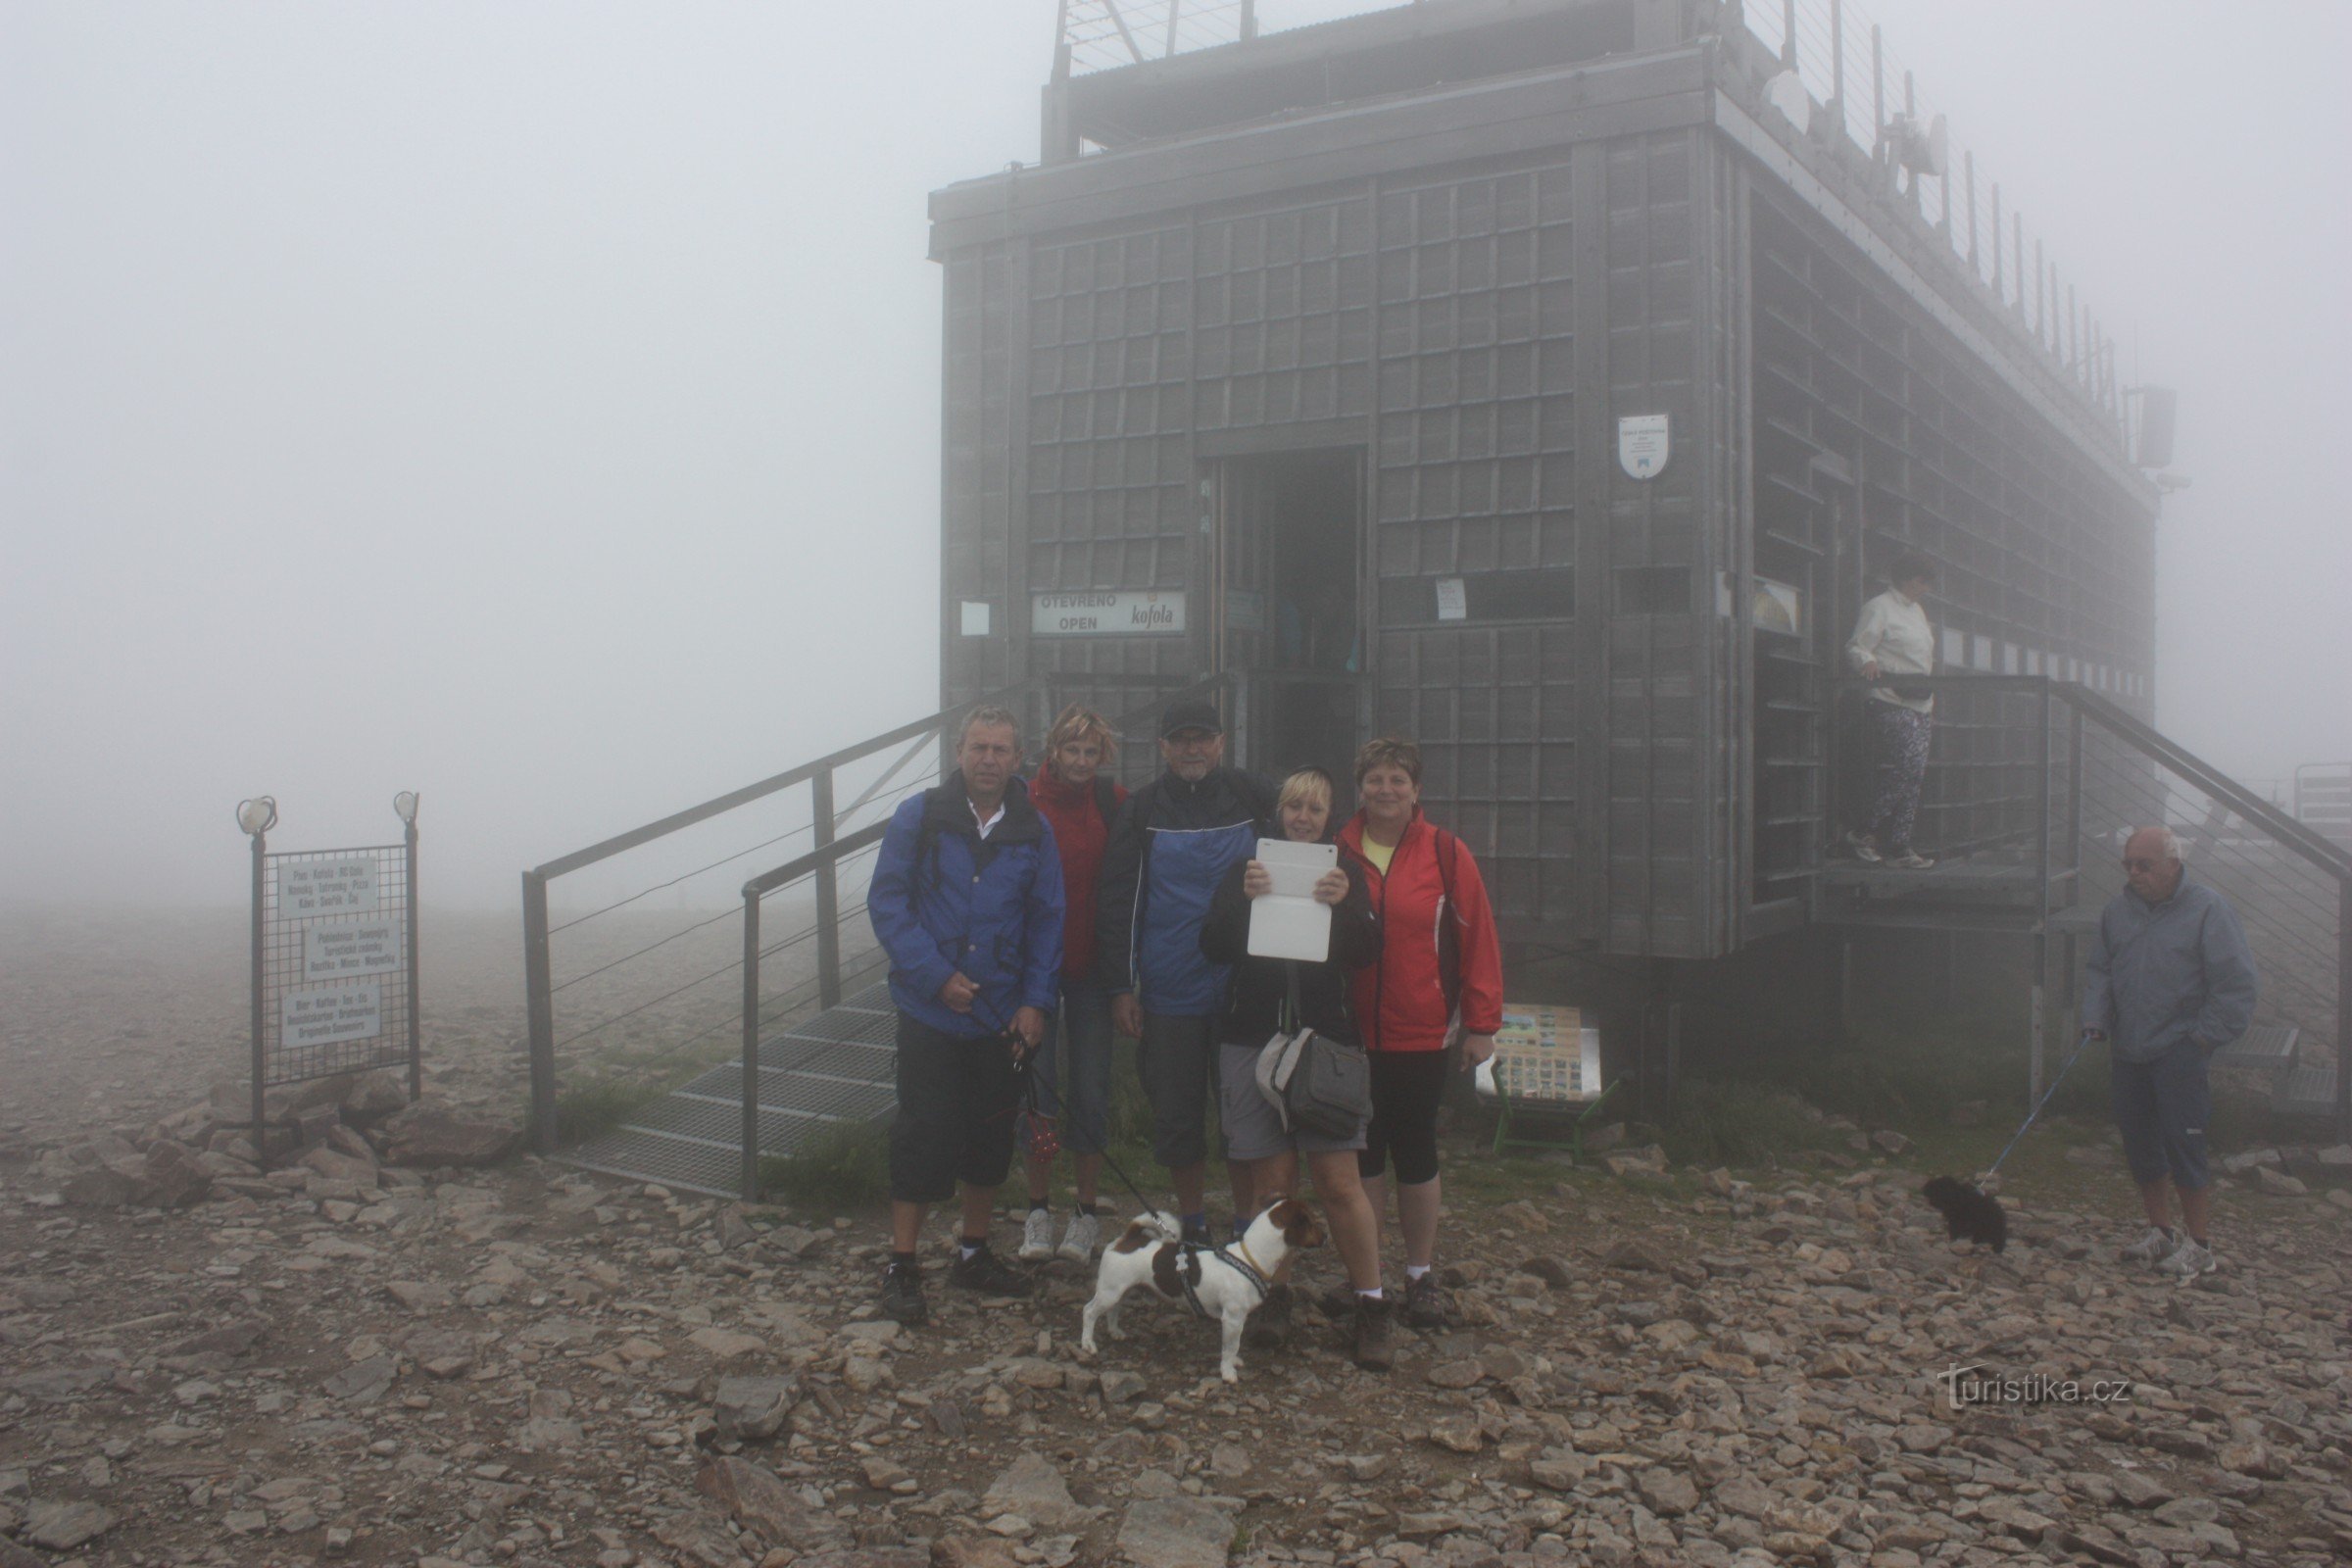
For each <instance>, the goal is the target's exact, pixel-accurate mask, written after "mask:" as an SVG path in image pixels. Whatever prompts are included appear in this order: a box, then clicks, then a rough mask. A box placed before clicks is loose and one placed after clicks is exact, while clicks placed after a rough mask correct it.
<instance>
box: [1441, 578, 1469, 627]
mask: <svg viewBox="0 0 2352 1568" xmlns="http://www.w3.org/2000/svg"><path fill="white" fill-rule="evenodd" d="M1438 618H1439V619H1440V620H1467V619H1469V618H1470V595H1469V591H1468V588H1467V585H1465V584H1464V583H1463V581H1462V579H1461V578H1459V577H1440V578H1439V579H1438Z"/></svg>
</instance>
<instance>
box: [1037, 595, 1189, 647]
mask: <svg viewBox="0 0 2352 1568" xmlns="http://www.w3.org/2000/svg"><path fill="white" fill-rule="evenodd" d="M1184 625H1185V621H1184V590H1183V589H1181V588H1173V589H1167V588H1148V589H1142V590H1134V589H1124V588H1101V589H1081V590H1079V591H1077V592H1075V593H1045V594H1034V595H1032V596H1031V597H1030V612H1029V630H1030V633H1031V634H1032V635H1034V636H1038V637H1158V636H1170V635H1173V634H1175V633H1178V632H1181V631H1183V630H1184Z"/></svg>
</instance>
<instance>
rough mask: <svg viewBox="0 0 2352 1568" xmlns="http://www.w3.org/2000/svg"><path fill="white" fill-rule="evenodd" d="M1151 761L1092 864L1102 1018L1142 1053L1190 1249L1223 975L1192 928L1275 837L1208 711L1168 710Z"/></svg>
mask: <svg viewBox="0 0 2352 1568" xmlns="http://www.w3.org/2000/svg"><path fill="white" fill-rule="evenodd" d="M1159 755H1160V760H1162V761H1163V762H1165V763H1166V764H1167V766H1166V770H1165V771H1163V772H1162V773H1161V774H1160V775H1159V777H1157V778H1155V779H1153V780H1152V782H1151V783H1149V784H1147V785H1145V786H1144V787H1143V788H1142V789H1139V790H1137V791H1136V792H1135V793H1134V794H1133V795H1130V796H1129V797H1128V798H1127V803H1126V805H1125V806H1123V807H1122V808H1120V810H1119V816H1118V820H1117V821H1116V822H1115V823H1113V824H1112V826H1111V830H1110V843H1109V845H1108V846H1107V847H1106V848H1105V849H1104V851H1103V881H1102V892H1101V897H1100V902H1099V903H1098V904H1097V906H1096V907H1097V920H1098V930H1099V933H1100V946H1099V948H1098V950H1097V951H1098V952H1099V953H1100V955H1101V958H1100V961H1101V963H1102V966H1103V986H1104V989H1105V990H1107V991H1109V992H1110V993H1111V1017H1112V1019H1113V1021H1114V1022H1116V1023H1117V1025H1118V1028H1119V1032H1120V1033H1121V1034H1125V1035H1131V1036H1134V1037H1136V1038H1137V1039H1138V1040H1139V1041H1140V1042H1141V1044H1140V1046H1139V1047H1138V1048H1137V1053H1136V1059H1137V1063H1138V1065H1139V1066H1140V1067H1141V1068H1142V1071H1143V1079H1144V1095H1145V1098H1146V1099H1148V1100H1150V1101H1151V1103H1152V1156H1153V1157H1154V1158H1156V1159H1157V1160H1158V1161H1159V1162H1160V1163H1161V1164H1162V1165H1165V1166H1167V1167H1168V1177H1169V1180H1170V1182H1171V1183H1172V1184H1173V1185H1174V1187H1175V1189H1176V1204H1177V1212H1178V1213H1179V1214H1180V1215H1182V1216H1183V1220H1184V1227H1185V1231H1186V1233H1187V1238H1188V1239H1189V1240H1192V1241H1196V1242H1203V1243H1205V1242H1207V1241H1208V1240H1209V1233H1208V1210H1207V1203H1206V1201H1205V1200H1204V1199H1203V1197H1202V1195H1201V1179H1202V1176H1203V1174H1204V1171H1205V1168H1206V1165H1207V1162H1208V1136H1207V1133H1208V1121H1207V1109H1208V1102H1209V1099H1210V1097H1211V1096H1212V1095H1213V1094H1214V1093H1215V1092H1216V1085H1215V1062H1216V1050H1217V1047H1216V1035H1215V1024H1216V1016H1217V1012H1218V1009H1219V1008H1221V1007H1222V1006H1223V1005H1224V1004H1225V989H1226V985H1227V983H1228V981H1230V979H1231V978H1232V968H1231V966H1230V965H1227V964H1219V963H1211V962H1209V961H1208V959H1207V958H1206V957H1205V956H1202V954H1201V921H1202V920H1203V919H1204V918H1205V917H1206V916H1207V914H1208V905H1209V900H1210V899H1211V898H1212V897H1214V895H1215V893H1216V890H1217V884H1218V883H1219V882H1220V881H1221V880H1223V878H1224V876H1225V872H1226V870H1227V869H1228V868H1229V867H1231V866H1233V865H1234V864H1236V863H1237V862H1239V861H1242V860H1247V859H1248V858H1250V856H1251V855H1252V854H1254V853H1255V852H1256V849H1257V841H1258V839H1259V838H1260V837H1261V836H1279V835H1278V833H1277V830H1276V829H1275V828H1274V826H1273V822H1274V788H1273V786H1272V785H1270V784H1268V783H1267V782H1266V781H1265V780H1263V779H1261V778H1258V777H1256V776H1254V775H1252V774H1249V773H1244V772H1240V771H1238V770H1236V769H1234V768H1230V767H1227V766H1226V765H1225V726H1224V724H1223V723H1222V722H1221V721H1220V720H1219V719H1218V717H1217V710H1216V706H1215V705H1214V704H1212V703H1208V702H1203V701H1199V700H1193V701H1187V702H1178V703H1171V704H1169V705H1168V709H1167V711H1166V712H1165V713H1164V714H1162V715H1161V718H1160V726H1159ZM1246 1187H1247V1183H1246V1179H1245V1178H1243V1177H1241V1176H1240V1175H1238V1174H1237V1176H1236V1181H1235V1189H1234V1191H1235V1195H1236V1197H1237V1199H1238V1200H1242V1201H1247V1197H1248V1194H1247V1191H1246ZM1244 1217H1246V1216H1242V1215H1239V1214H1237V1215H1236V1216H1235V1218H1236V1220H1237V1222H1238V1221H1240V1220H1241V1219H1243V1218H1244Z"/></svg>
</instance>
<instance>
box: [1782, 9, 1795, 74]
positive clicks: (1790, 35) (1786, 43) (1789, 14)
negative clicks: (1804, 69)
mask: <svg viewBox="0 0 2352 1568" xmlns="http://www.w3.org/2000/svg"><path fill="white" fill-rule="evenodd" d="M1781 64H1782V65H1784V66H1787V67H1788V68H1789V70H1790V71H1794V70H1795V69H1796V0H1781Z"/></svg>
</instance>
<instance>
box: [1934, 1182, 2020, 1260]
mask: <svg viewBox="0 0 2352 1568" xmlns="http://www.w3.org/2000/svg"><path fill="white" fill-rule="evenodd" d="M1919 1196H1920V1197H1922V1198H1924V1199H1926V1200H1927V1201H1929V1202H1931V1203H1933V1204H1935V1205H1936V1208H1937V1209H1938V1210H1940V1211H1941V1212H1942V1214H1943V1228H1944V1231H1945V1232H1946V1236H1945V1239H1946V1240H1947V1241H1954V1242H1957V1241H1960V1240H1961V1239H1963V1238H1966V1239H1967V1240H1969V1241H1972V1242H1975V1243H1976V1244H1977V1245H1978V1246H1980V1247H1989V1248H1991V1249H1992V1250H1994V1251H1996V1252H1999V1251H2004V1250H2007V1248H2008V1246H2009V1215H2008V1213H2007V1211H2006V1210H2004V1209H2003V1208H2002V1207H2001V1204H2000V1200H1998V1199H1996V1198H1987V1197H1985V1195H1984V1194H1983V1193H1980V1192H1978V1191H1977V1190H1976V1189H1975V1188H1974V1187H1970V1186H1968V1185H1967V1184H1966V1183H1964V1182H1961V1181H1959V1180H1956V1179H1955V1178H1953V1177H1950V1176H1933V1177H1930V1178H1929V1179H1928V1185H1927V1186H1925V1187H1923V1188H1921V1189H1920V1190H1919Z"/></svg>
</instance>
